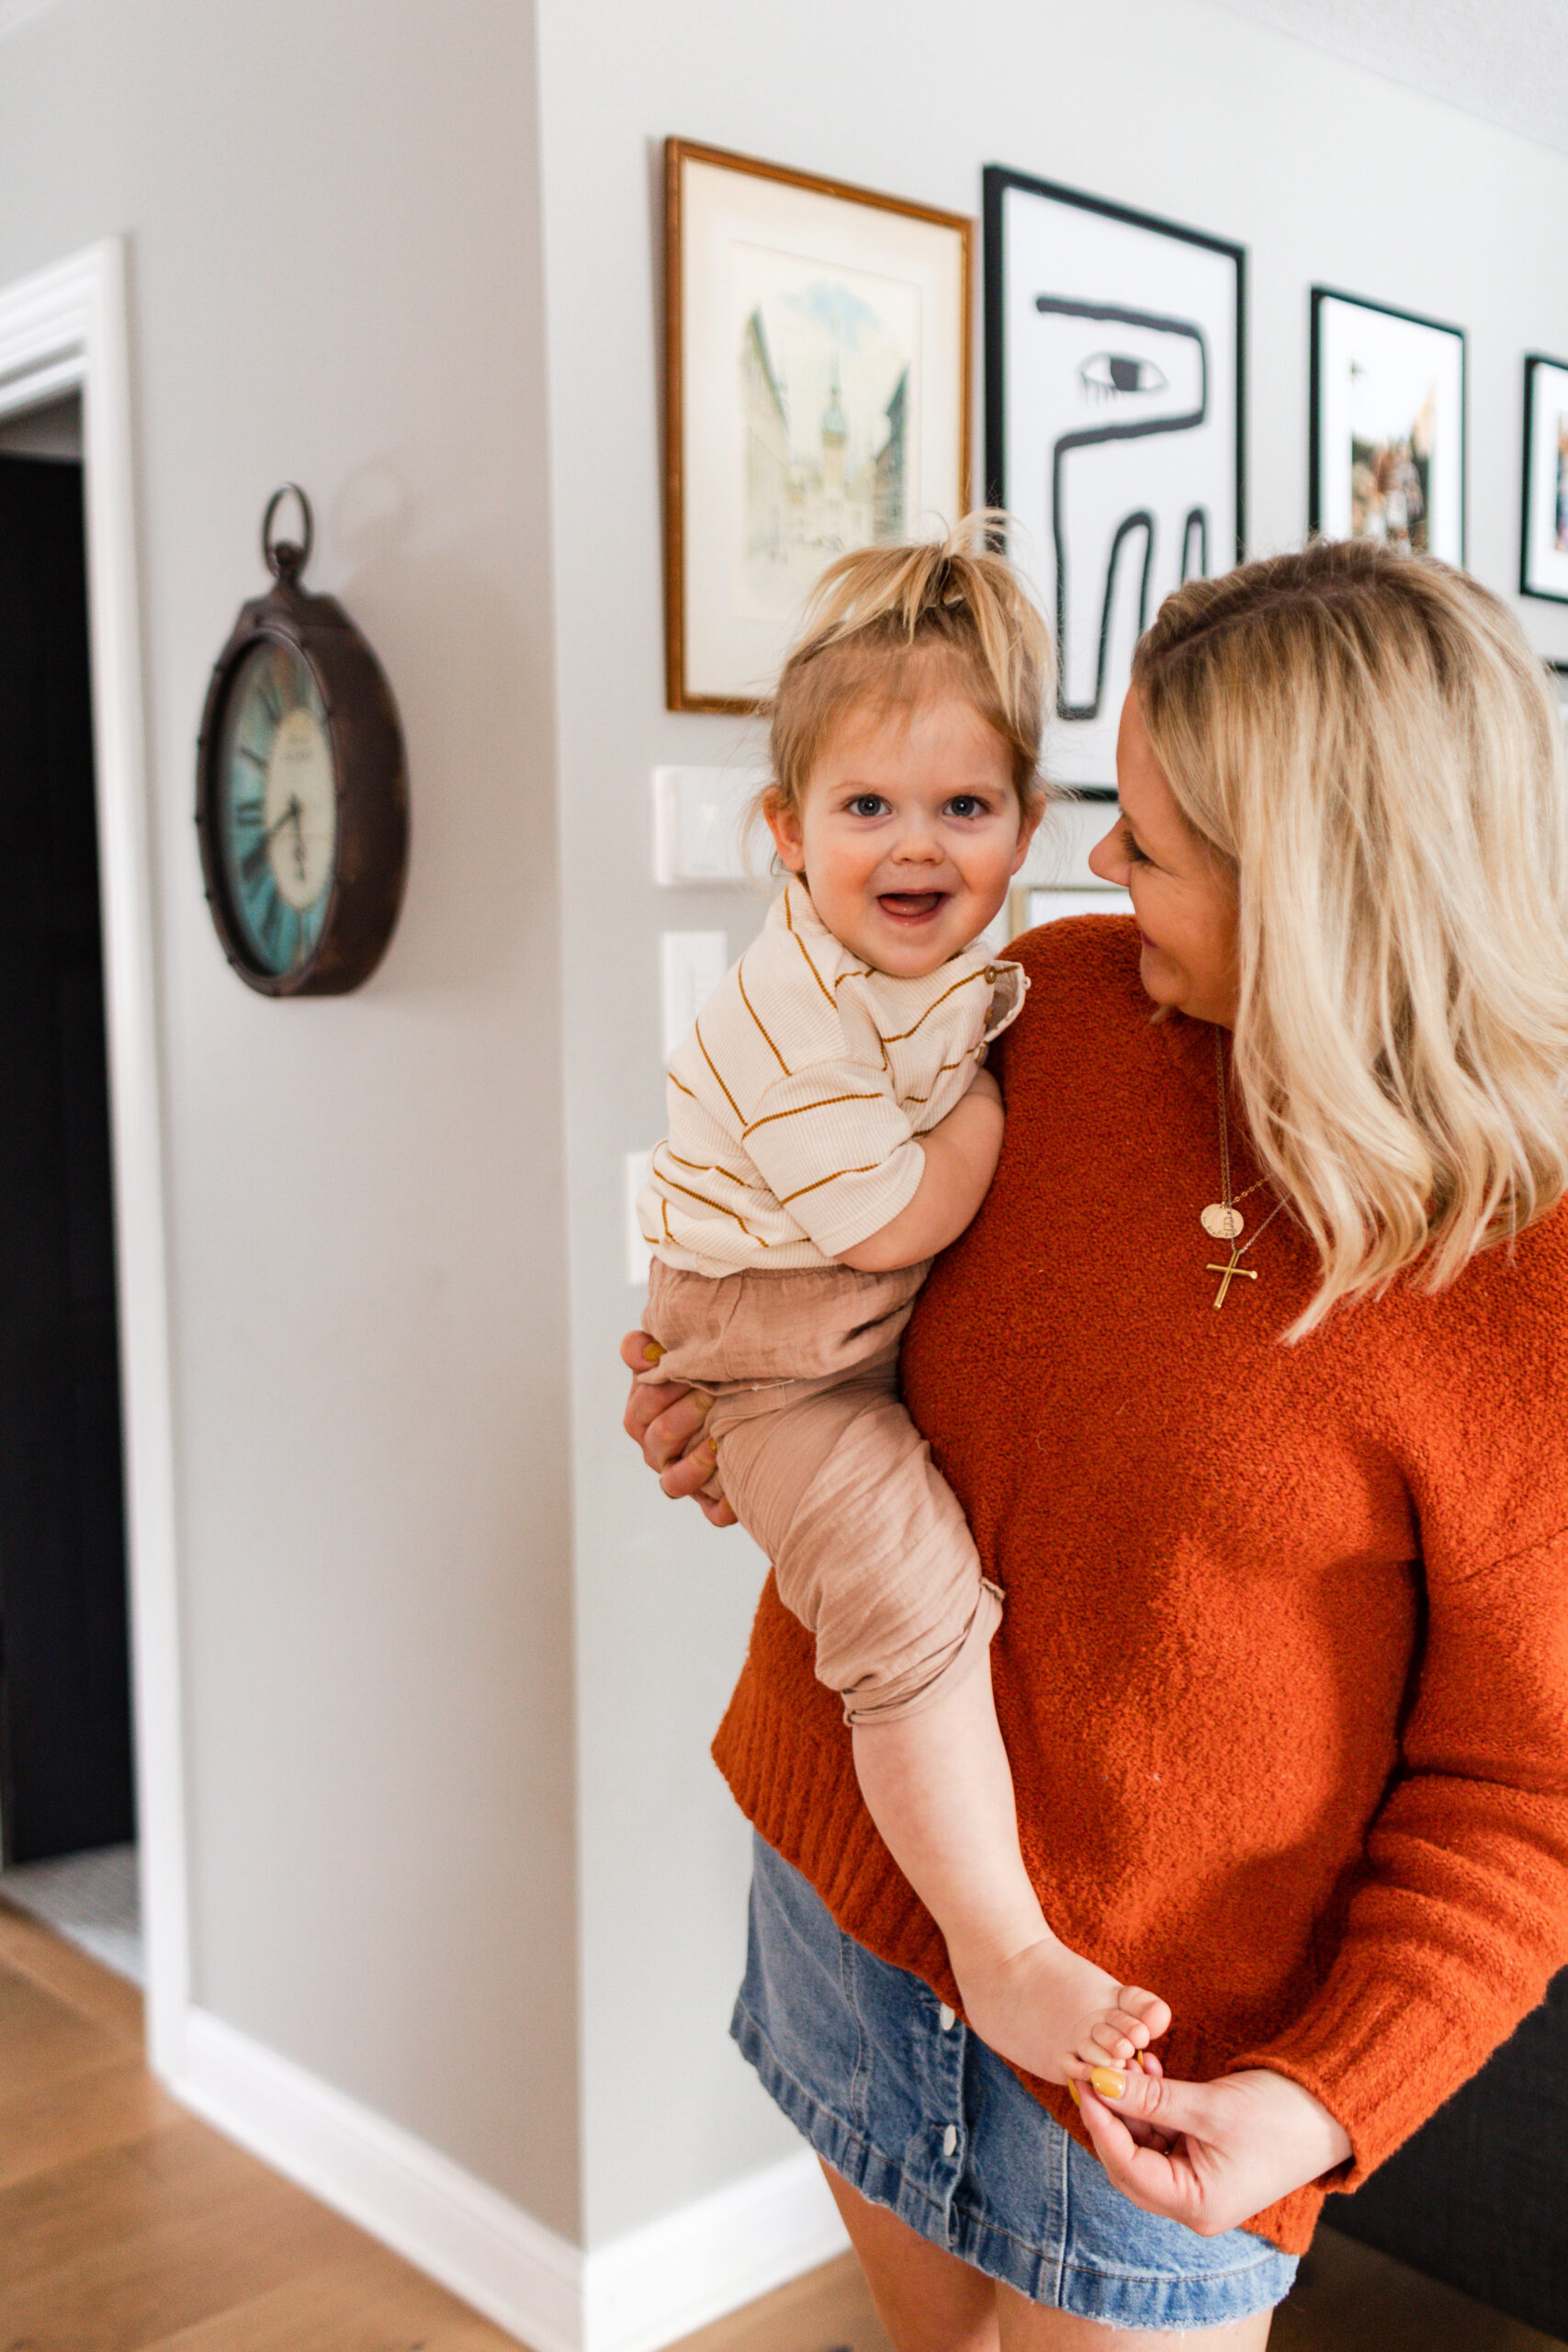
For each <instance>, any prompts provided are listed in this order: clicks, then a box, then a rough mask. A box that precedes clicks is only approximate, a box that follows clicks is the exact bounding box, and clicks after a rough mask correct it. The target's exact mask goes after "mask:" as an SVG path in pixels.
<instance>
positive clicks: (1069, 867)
mask: <svg viewBox="0 0 1568 2352" xmlns="http://www.w3.org/2000/svg"><path fill="white" fill-rule="evenodd" d="M1115 822H1116V803H1115V802H1114V801H1113V800H1058V801H1056V802H1055V803H1054V804H1053V806H1052V807H1051V808H1049V809H1047V810H1046V811H1045V821H1044V823H1043V825H1042V826H1041V827H1040V828H1039V830H1038V831H1037V832H1036V833H1035V836H1034V839H1033V840H1032V842H1030V844H1029V854H1028V856H1027V857H1026V858H1025V859H1024V861H1023V865H1022V868H1021V871H1020V874H1019V876H1018V881H1019V887H1020V888H1022V889H1029V888H1033V889H1036V890H1041V889H1045V890H1092V889H1094V888H1096V887H1097V886H1098V885H1099V877H1098V876H1096V875H1093V874H1091V873H1090V872H1089V851H1090V850H1091V849H1092V848H1093V847H1094V845H1095V843H1096V842H1098V841H1100V839H1102V838H1103V836H1104V835H1105V834H1106V833H1108V832H1109V831H1111V826H1112V825H1113V824H1114V823H1115Z"/></svg>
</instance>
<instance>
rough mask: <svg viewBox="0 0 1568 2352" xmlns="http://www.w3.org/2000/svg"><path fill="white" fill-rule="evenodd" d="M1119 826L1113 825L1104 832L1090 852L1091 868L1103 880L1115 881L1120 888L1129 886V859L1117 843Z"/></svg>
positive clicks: (1091, 871) (1092, 872)
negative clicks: (1123, 855)
mask: <svg viewBox="0 0 1568 2352" xmlns="http://www.w3.org/2000/svg"><path fill="white" fill-rule="evenodd" d="M1116 833H1117V828H1116V827H1115V826H1114V825H1112V827H1111V831H1109V832H1108V833H1105V834H1102V835H1101V837H1100V840H1099V841H1097V842H1096V843H1095V845H1094V847H1093V848H1092V849H1091V850H1090V852H1089V872H1090V873H1091V874H1095V875H1098V876H1099V877H1100V880H1101V881H1102V882H1113V883H1114V884H1115V886H1116V888H1118V889H1119V890H1124V889H1125V888H1127V861H1126V859H1125V858H1124V857H1122V855H1121V854H1120V852H1119V851H1118V848H1117V845H1116Z"/></svg>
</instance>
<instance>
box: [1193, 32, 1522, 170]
mask: <svg viewBox="0 0 1568 2352" xmlns="http://www.w3.org/2000/svg"><path fill="white" fill-rule="evenodd" d="M1220 5H1221V6H1223V7H1226V8H1229V9H1231V10H1232V12H1233V13H1234V14H1235V15H1236V16H1238V17H1254V18H1256V20H1257V21H1258V23H1259V24H1265V25H1272V26H1273V27H1274V28H1276V30H1277V31H1280V32H1285V33H1294V34H1295V35H1296V37H1297V39H1298V40H1306V41H1311V42H1312V43H1313V44H1314V47H1316V48H1318V49H1325V50H1328V51H1332V53H1333V54H1334V55H1335V56H1336V57H1344V58H1348V59H1349V60H1351V62H1353V63H1355V64H1357V65H1367V66H1371V68H1372V70H1373V72H1374V73H1379V74H1387V75H1388V76H1389V78H1390V80H1391V81H1394V82H1403V83H1404V85H1406V87H1407V88H1410V89H1412V90H1420V91H1423V92H1424V93H1425V94H1426V96H1427V97H1431V98H1444V99H1446V100H1447V101H1448V103H1449V104H1450V106H1455V107H1462V108H1463V110H1464V112H1465V113H1466V114H1473V115H1479V116H1481V118H1482V119H1483V121H1486V122H1494V123H1496V124H1497V125H1498V126H1499V127H1500V128H1501V129H1502V130H1512V131H1517V133H1518V134H1519V135H1520V137H1522V138H1525V139H1534V140H1538V141H1540V144H1541V145H1542V146H1544V147H1554V148H1555V149H1556V150H1557V152H1558V153H1559V154H1561V155H1568V0H1220Z"/></svg>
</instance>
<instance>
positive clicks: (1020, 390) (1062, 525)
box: [985, 164, 1246, 789]
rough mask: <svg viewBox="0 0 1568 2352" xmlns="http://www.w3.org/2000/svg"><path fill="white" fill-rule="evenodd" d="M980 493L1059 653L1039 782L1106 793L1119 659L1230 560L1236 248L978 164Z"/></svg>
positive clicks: (1235, 529)
mask: <svg viewBox="0 0 1568 2352" xmlns="http://www.w3.org/2000/svg"><path fill="white" fill-rule="evenodd" d="M985 220H986V473H987V484H988V492H987V495H988V497H989V500H990V502H991V503H993V504H994V505H998V506H1003V507H1006V509H1007V510H1008V512H1009V513H1010V515H1012V516H1013V518H1014V520H1015V523H1016V525H1017V526H1018V527H1017V528H1016V529H1014V530H1013V531H1012V532H1011V533H1010V553H1011V555H1012V556H1013V559H1014V560H1015V561H1016V562H1017V563H1018V564H1019V566H1020V568H1021V570H1022V571H1023V572H1024V573H1025V575H1026V576H1027V577H1028V578H1029V579H1030V580H1031V582H1032V584H1033V586H1034V589H1035V592H1036V594H1038V596H1039V598H1040V602H1041V604H1042V605H1043V609H1044V611H1045V613H1046V616H1047V617H1048V618H1049V619H1050V621H1051V623H1052V626H1053V629H1054V632H1055V639H1056V650H1057V661H1058V664H1059V674H1058V682H1057V695H1056V712H1055V724H1054V725H1053V727H1052V729H1051V730H1050V734H1049V737H1048V739H1047V743H1046V754H1045V756H1046V767H1047V770H1048V772H1049V773H1050V774H1051V775H1053V776H1054V777H1055V778H1056V779H1057V780H1058V781H1059V782H1061V783H1063V784H1066V785H1072V786H1077V787H1079V788H1086V787H1094V788H1100V789H1103V788H1106V787H1114V785H1115V781H1116V729H1117V724H1118V721H1119V719H1120V717H1121V711H1122V700H1123V698H1124V696H1125V694H1126V689H1127V682H1128V678H1129V676H1130V674H1131V667H1132V656H1133V648H1134V644H1135V643H1136V641H1137V639H1138V638H1139V636H1140V635H1141V634H1142V632H1143V630H1144V629H1145V628H1146V627H1147V626H1148V623H1149V622H1150V621H1151V620H1152V619H1153V618H1154V616H1155V613H1156V609H1157V607H1158V605H1159V603H1160V601H1161V599H1162V598H1163V597H1164V596H1165V595H1167V594H1168V592H1169V591H1170V590H1171V589H1173V588H1175V587H1177V586H1179V584H1180V582H1182V581H1183V580H1184V579H1189V578H1191V577H1192V576H1194V575H1195V574H1208V573H1213V572H1220V571H1228V570H1229V569H1230V567H1231V565H1232V564H1233V563H1235V562H1238V561H1239V560H1240V559H1241V557H1242V554H1243V553H1244V540H1245V534H1246V517H1245V490H1244V471H1243V446H1242V443H1243V417H1244V413H1245V401H1244V398H1243V312H1244V295H1245V277H1246V255H1245V254H1244V252H1243V250H1242V248H1241V247H1240V246H1239V245H1235V244H1231V243H1227V242H1225V241H1224V239H1222V238H1218V237H1211V236H1207V235H1205V234H1203V233H1202V232H1200V231H1197V230H1192V229H1183V228H1179V227H1178V226H1177V225H1176V223H1174V222H1173V221H1168V220H1157V219H1156V218H1155V217H1154V216H1153V215H1151V214H1148V213H1142V212H1133V211H1129V210H1127V209H1125V208H1124V207H1122V206H1120V205H1113V204H1107V203H1103V202H1101V201H1100V199H1099V198H1094V197H1087V196H1081V195H1079V194H1077V192H1076V191H1075V190H1073V189H1071V188H1064V187H1055V186H1054V185H1053V184H1052V183H1050V182H1048V181H1044V180H1035V179H1031V178H1028V177H1027V176H1026V175H1024V174H1022V173H1021V172H1012V171H1007V170H1004V169H1003V168H1002V167H1001V166H1000V165H998V164H990V165H988V166H987V171H986V175H985Z"/></svg>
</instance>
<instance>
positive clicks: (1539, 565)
mask: <svg viewBox="0 0 1568 2352" xmlns="http://www.w3.org/2000/svg"><path fill="white" fill-rule="evenodd" d="M1552 376H1555V377H1558V378H1560V379H1561V381H1560V382H1559V383H1558V384H1557V385H1556V387H1555V394H1556V402H1557V406H1556V417H1557V430H1556V434H1555V435H1553V434H1552V431H1551V417H1552V409H1551V407H1549V406H1548V405H1547V400H1548V393H1549V390H1551V377H1552ZM1565 433H1568V359H1551V358H1548V356H1547V355H1546V354H1545V353H1544V352H1542V351H1529V352H1527V353H1526V354H1525V416H1524V462H1523V465H1522V467H1521V469H1520V471H1521V474H1522V477H1523V481H1522V485H1521V487H1522V493H1523V494H1522V503H1521V509H1520V515H1519V594H1520V595H1521V596H1539V597H1540V598H1542V599H1543V600H1544V601H1545V602H1546V603H1548V604H1553V605H1568V544H1565V543H1564V542H1565V540H1568V528H1565V525H1568V445H1565V441H1564V435H1565ZM1553 438H1555V441H1556V444H1557V447H1556V450H1555V457H1556V464H1555V467H1554V468H1551V455H1552V452H1551V448H1550V446H1549V445H1550V444H1551V441H1552V440H1553ZM1549 469H1550V470H1549ZM1551 666H1552V668H1553V669H1555V670H1562V669H1563V668H1564V667H1565V666H1568V665H1564V664H1563V663H1562V662H1553V663H1552V665H1551Z"/></svg>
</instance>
